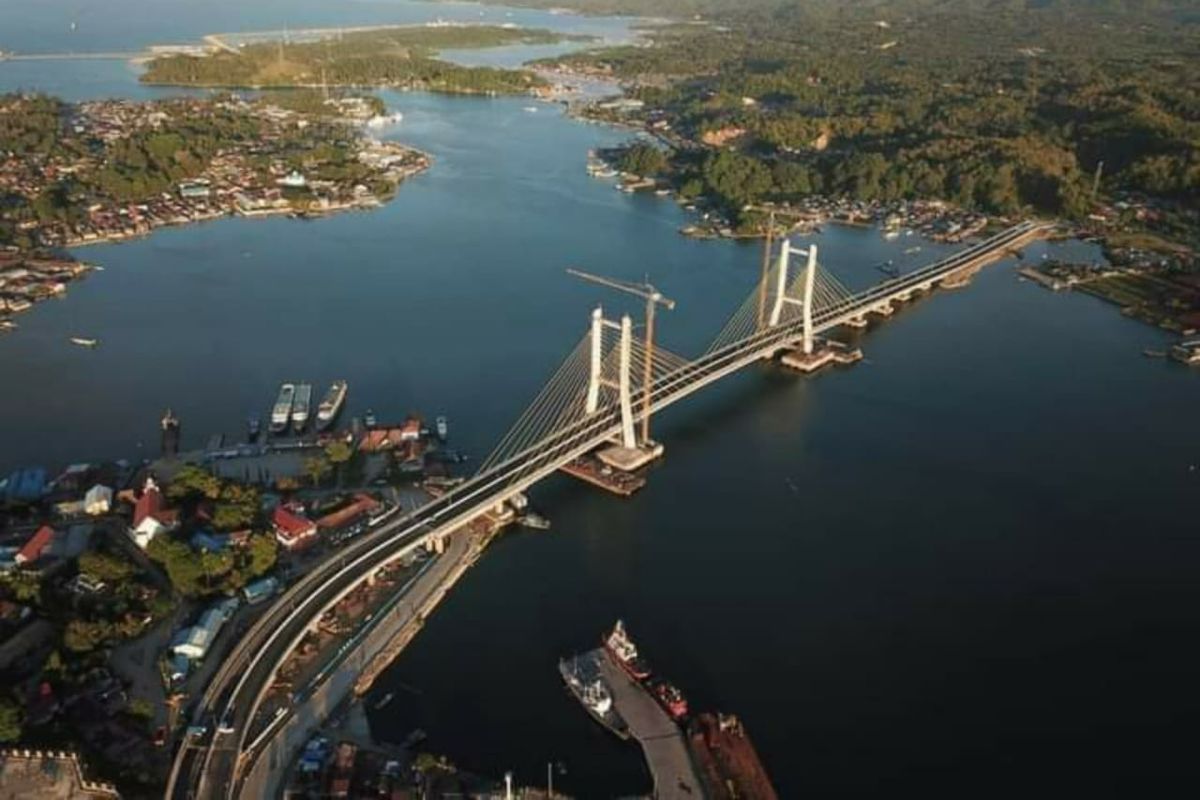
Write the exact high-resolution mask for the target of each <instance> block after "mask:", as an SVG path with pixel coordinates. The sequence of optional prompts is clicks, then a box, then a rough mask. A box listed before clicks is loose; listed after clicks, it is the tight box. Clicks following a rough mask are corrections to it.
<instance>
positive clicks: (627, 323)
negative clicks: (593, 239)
mask: <svg viewBox="0 0 1200 800" xmlns="http://www.w3.org/2000/svg"><path fill="white" fill-rule="evenodd" d="M689 363H690V361H689V359H686V358H684V357H683V356H680V355H677V354H675V353H673V352H671V351H670V350H666V349H664V348H662V347H659V346H658V345H655V346H654V349H653V350H652V351H650V350H648V348H647V347H646V342H645V340H644V339H643V338H642V337H641V336H640V335H638V332H637V330H636V329H635V326H634V324H633V320H632V319H631V318H630V317H629V316H628V315H625V316H622V317H621V319H620V320H619V321H614V320H610V319H606V318H605V316H604V311H603V309H602V308H596V309H595V310H594V311H592V314H591V324H590V325H589V326H588V330H587V333H586V334H585V335H584V336H583V338H582V339H580V340H579V343H578V344H577V345H576V346H575V348H574V349H573V350H572V351H571V353H570V355H568V356H567V357H566V359H565V360H564V361H563V362H562V364H561V365H560V366H559V368H558V371H557V372H555V373H554V376H553V377H551V378H550V380H549V382H548V383H546V385H545V386H543V387H542V389H541V391H540V392H539V393H538V395H537V397H535V398H534V400H533V402H532V403H531V404H530V405H529V407H528V408H526V409H525V411H524V413H523V414H522V415H521V417H520V418H519V419H518V420H517V422H516V423H515V424H514V425H513V427H512V428H511V429H509V431H508V433H507V434H505V435H504V438H503V439H501V440H500V443H499V444H498V445H497V446H496V449H495V450H493V451H492V453H491V455H489V456H488V458H487V459H486V460H485V461H484V462H483V464H482V465H481V466H480V471H481V472H482V471H485V470H488V469H491V468H493V467H497V466H499V465H501V464H505V463H513V462H515V461H517V460H519V459H521V458H524V457H528V455H529V454H530V453H532V452H535V451H536V450H537V449H538V448H539V447H542V446H544V443H545V442H547V441H552V440H554V437H555V436H557V435H559V434H561V433H562V432H563V431H566V430H568V429H569V428H571V426H573V425H577V424H578V423H582V422H584V421H586V420H588V419H589V418H594V417H596V416H598V415H600V414H602V413H613V418H614V420H615V421H616V422H617V423H618V424H617V425H615V426H614V427H615V428H616V431H615V433H616V435H617V437H618V438H619V440H620V444H621V446H623V447H626V448H629V449H635V448H637V447H638V445H639V442H638V437H637V423H638V422H639V421H640V420H641V416H640V415H642V414H645V413H646V412H645V411H644V410H643V409H644V408H645V406H643V404H642V403H639V402H638V398H639V397H642V396H643V390H645V389H649V388H651V387H653V386H654V385H655V384H656V383H657V382H658V381H659V380H661V379H662V378H663V377H664V376H667V375H671V374H674V373H676V372H677V371H678V370H681V369H682V368H684V367H686V366H687V365H688V364H689ZM646 365H649V369H648V370H646V369H644V367H645V366H646Z"/></svg>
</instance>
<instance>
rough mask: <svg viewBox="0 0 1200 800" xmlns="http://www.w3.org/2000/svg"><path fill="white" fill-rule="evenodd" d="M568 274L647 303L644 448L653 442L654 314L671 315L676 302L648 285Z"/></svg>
mask: <svg viewBox="0 0 1200 800" xmlns="http://www.w3.org/2000/svg"><path fill="white" fill-rule="evenodd" d="M567 274H569V275H574V276H575V277H576V278H580V279H582V280H585V281H588V282H589V283H595V284H599V285H600V286H606V287H608V288H609V289H616V290H617V291H618V292H625V293H626V294H631V295H634V296H635V297H641V298H642V299H644V300H645V301H646V312H645V313H646V355H645V358H644V359H643V362H642V390H643V391H642V443H643V444H645V443H646V442H648V441H650V399H651V398H650V381H651V380H653V376H654V362H653V357H654V312H655V310H656V308H657V307H658V306H663V307H664V308H666V309H667V310H668V311H671V310H673V309H674V308H675V301H674V300H671V299H670V298H668V297H663V295H662V293H661V292H659V291H658V289H655V288H654V286H653V285H651V284H650V283H649V282H643V283H631V282H629V281H622V280H617V279H616V278H606V277H604V276H603V275H593V274H591V273H589V272H583V271H582V270H577V269H568V270H567ZM593 330H595V328H593ZM593 335H595V334H593ZM595 346H596V345H595V344H593V359H595V358H596V355H595V353H596V350H595Z"/></svg>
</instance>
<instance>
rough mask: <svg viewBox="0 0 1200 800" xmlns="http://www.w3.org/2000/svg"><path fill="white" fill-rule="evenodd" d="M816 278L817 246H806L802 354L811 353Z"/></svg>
mask: <svg viewBox="0 0 1200 800" xmlns="http://www.w3.org/2000/svg"><path fill="white" fill-rule="evenodd" d="M816 279H817V246H816V245H815V244H813V245H809V247H808V267H807V268H806V269H805V271H804V354H805V355H812V351H813V324H812V301H813V284H814V282H815V281H816Z"/></svg>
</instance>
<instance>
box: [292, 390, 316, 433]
mask: <svg viewBox="0 0 1200 800" xmlns="http://www.w3.org/2000/svg"><path fill="white" fill-rule="evenodd" d="M311 407H312V384H311V383H302V384H300V385H299V386H297V387H296V400H295V402H294V403H292V427H293V428H295V429H296V433H303V432H304V427H305V426H306V425H308V412H309V409H310V408H311Z"/></svg>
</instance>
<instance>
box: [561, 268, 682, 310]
mask: <svg viewBox="0 0 1200 800" xmlns="http://www.w3.org/2000/svg"><path fill="white" fill-rule="evenodd" d="M567 274H568V275H574V276H575V277H576V278H580V279H581V280H585V281H588V282H589V283H595V284H599V285H600V286H607V287H608V288H609V289H616V290H617V291H618V292H625V293H626V294H632V295H635V296H637V297H640V298H642V299H643V300H650V301H653V302H655V303H658V304H659V305H660V306H663V307H664V308H667V309H674V308H675V301H674V300H672V299H670V298H668V297H663V296H662V294H661V293H660V292H659V291H658V289H655V288H654V287H653V286H651V285H650V284H649V283H633V282H632V281H623V280H620V279H618V278H608V277H605V276H604V275H593V274H592V273H590V272H584V271H583V270H581V269H574V268H568V269H567Z"/></svg>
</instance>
